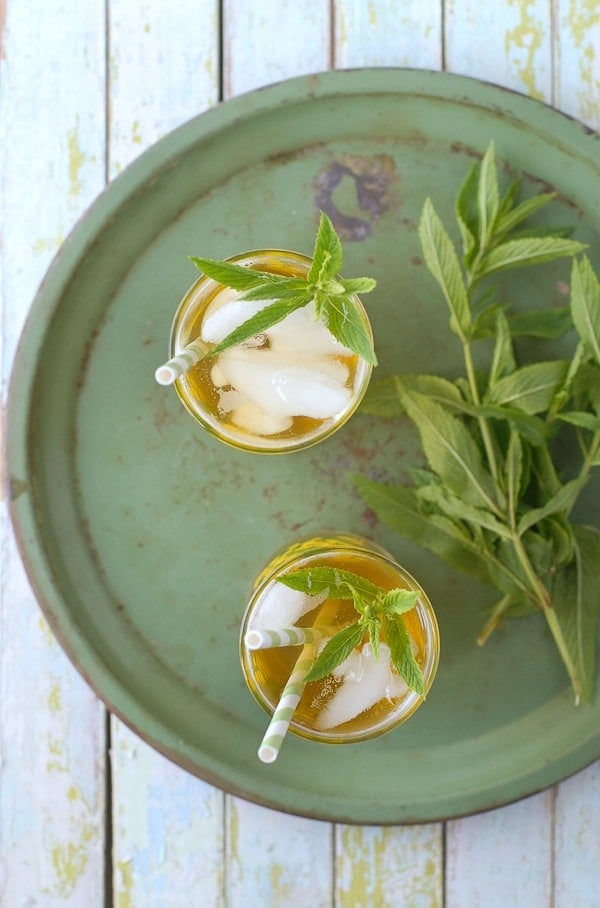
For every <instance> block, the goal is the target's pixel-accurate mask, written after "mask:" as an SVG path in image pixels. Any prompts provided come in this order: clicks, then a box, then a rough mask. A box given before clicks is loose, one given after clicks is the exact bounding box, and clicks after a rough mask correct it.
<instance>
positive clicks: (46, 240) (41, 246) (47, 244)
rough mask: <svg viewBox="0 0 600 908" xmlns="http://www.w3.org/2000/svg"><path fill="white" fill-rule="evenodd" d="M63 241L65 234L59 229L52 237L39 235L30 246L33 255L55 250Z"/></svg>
mask: <svg viewBox="0 0 600 908" xmlns="http://www.w3.org/2000/svg"><path fill="white" fill-rule="evenodd" d="M64 241H65V235H64V233H63V231H62V230H59V231H58V233H57V234H56V236H54V237H44V236H40V237H38V238H37V240H35V242H34V243H33V244H32V246H31V251H32V252H33V254H34V255H42V254H43V253H46V252H56V250H57V249H59V248H60V247H61V246H62V244H63V243H64Z"/></svg>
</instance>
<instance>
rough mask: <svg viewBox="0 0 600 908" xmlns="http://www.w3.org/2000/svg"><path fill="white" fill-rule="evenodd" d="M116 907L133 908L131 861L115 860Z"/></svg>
mask: <svg viewBox="0 0 600 908" xmlns="http://www.w3.org/2000/svg"><path fill="white" fill-rule="evenodd" d="M117 874H118V887H119V888H118V889H117V908H133V868H132V866H131V861H118V862H117Z"/></svg>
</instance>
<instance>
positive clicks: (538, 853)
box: [446, 790, 554, 908]
mask: <svg viewBox="0 0 600 908" xmlns="http://www.w3.org/2000/svg"><path fill="white" fill-rule="evenodd" d="M553 797H554V795H553V792H552V790H550V791H546V792H543V793H542V794H539V795H535V796H534V797H531V798H527V799H526V800H524V801H520V802H518V803H517V804H512V805H511V806H510V807H505V808H503V809H501V810H493V811H490V812H489V813H484V814H479V815H478V816H474V817H468V818H466V819H464V820H454V821H452V822H449V823H448V824H447V828H446V908H479V906H481V905H485V906H486V908H506V906H507V905H526V906H527V908H547V906H548V905H550V904H551V892H552V872H551V867H552V803H553Z"/></svg>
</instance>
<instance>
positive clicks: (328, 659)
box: [278, 565, 425, 696]
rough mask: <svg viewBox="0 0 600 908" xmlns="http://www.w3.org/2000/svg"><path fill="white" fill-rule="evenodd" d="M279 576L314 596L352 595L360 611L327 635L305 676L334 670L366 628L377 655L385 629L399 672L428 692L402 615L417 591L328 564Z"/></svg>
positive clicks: (315, 678)
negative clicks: (383, 584) (384, 584)
mask: <svg viewBox="0 0 600 908" xmlns="http://www.w3.org/2000/svg"><path fill="white" fill-rule="evenodd" d="M278 580H279V582H280V583H283V584H284V585H285V586H288V587H290V588H291V589H293V590H299V591H300V592H303V593H307V594H309V595H311V596H316V595H318V594H319V593H326V594H327V595H328V596H329V597H330V598H332V599H352V601H353V603H354V609H355V611H356V613H357V618H356V621H353V622H351V623H350V624H348V625H347V626H346V627H344V628H343V629H342V630H341V631H338V633H337V634H334V636H333V637H331V639H330V640H328V641H327V643H326V644H325V646H324V647H323V649H322V650H321V652H320V653H319V655H318V656H317V657H316V659H315V661H314V662H313V664H312V666H311V669H310V671H309V673H308V675H307V676H306V680H307V681H318V679H319V678H324V677H325V676H326V675H328V674H330V673H331V672H332V671H333V670H334V669H335V668H337V666H338V665H341V664H342V662H344V660H345V659H347V658H348V656H349V655H350V653H351V652H352V650H353V649H354V648H355V647H357V646H359V645H360V643H361V642H362V640H363V639H364V637H365V636H366V635H367V634H368V635H369V641H370V643H371V647H372V649H373V655H374V657H375V658H376V659H378V658H379V642H380V637H381V636H382V635H383V637H384V639H385V642H386V644H387V645H388V646H389V648H390V656H391V660H392V663H393V665H394V666H395V668H396V671H397V672H398V674H399V675H400V677H401V678H403V679H404V681H405V682H406V683H407V685H408V686H409V687H410V688H412V689H413V690H414V691H416V692H417V693H418V694H421V696H424V695H425V686H424V681H423V673H422V671H421V668H420V666H419V664H418V662H417V661H416V659H415V657H414V655H413V651H412V648H411V643H410V637H409V633H408V628H407V626H406V622H405V620H404V618H403V615H404V614H405V613H406V612H409V611H410V610H411V609H413V608H414V607H415V605H416V604H417V602H418V600H419V593H418V592H416V591H414V590H407V589H400V588H398V589H392V590H384V589H382V588H381V587H378V586H376V585H375V584H374V583H372V582H371V581H370V580H367V579H366V578H365V577H361V576H360V575H359V574H355V573H353V572H352V571H344V570H341V569H340V568H336V567H330V566H328V565H323V566H320V567H313V568H301V569H300V570H296V571H292V572H290V573H289V574H284V575H283V576H281V577H279V578H278Z"/></svg>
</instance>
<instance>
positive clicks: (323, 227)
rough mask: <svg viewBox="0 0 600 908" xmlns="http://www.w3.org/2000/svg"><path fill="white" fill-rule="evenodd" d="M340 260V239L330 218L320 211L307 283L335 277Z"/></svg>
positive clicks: (316, 282) (340, 263)
mask: <svg viewBox="0 0 600 908" xmlns="http://www.w3.org/2000/svg"><path fill="white" fill-rule="evenodd" d="M342 261H343V257H342V243H341V240H340V238H339V236H338V235H337V233H336V231H335V228H334V226H333V224H332V223H331V220H330V219H329V217H328V216H327V215H326V214H325V212H324V211H322V212H321V218H320V221H319V229H318V230H317V237H316V240H315V249H314V252H313V262H312V265H311V268H310V271H309V272H308V278H307V280H308V282H309V284H321V283H323V282H324V281H326V280H329V279H331V278H335V276H336V275H337V274H339V272H340V270H341V268H342Z"/></svg>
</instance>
